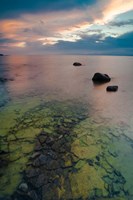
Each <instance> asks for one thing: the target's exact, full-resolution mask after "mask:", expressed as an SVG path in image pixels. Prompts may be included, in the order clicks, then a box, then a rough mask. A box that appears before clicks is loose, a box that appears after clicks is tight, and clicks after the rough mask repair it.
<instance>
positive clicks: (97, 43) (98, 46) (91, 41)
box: [55, 32, 133, 55]
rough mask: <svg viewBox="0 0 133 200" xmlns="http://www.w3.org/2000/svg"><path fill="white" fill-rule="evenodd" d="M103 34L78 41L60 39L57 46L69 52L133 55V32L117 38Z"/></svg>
mask: <svg viewBox="0 0 133 200" xmlns="http://www.w3.org/2000/svg"><path fill="white" fill-rule="evenodd" d="M103 36H104V35H103V34H95V35H91V36H86V37H84V38H82V39H81V40H79V41H77V42H63V41H60V42H59V43H58V44H56V45H55V46H56V47H57V48H58V50H60V51H64V52H67V53H69V52H70V53H71V52H75V53H80V52H81V53H82V52H83V53H86V54H105V55H133V43H132V42H131V41H133V32H129V33H126V34H123V35H121V36H119V37H117V38H114V37H106V38H105V39H104V40H102V39H101V38H103Z"/></svg>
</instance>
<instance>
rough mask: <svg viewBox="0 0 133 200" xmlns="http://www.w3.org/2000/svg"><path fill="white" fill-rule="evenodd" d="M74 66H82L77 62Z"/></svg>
mask: <svg viewBox="0 0 133 200" xmlns="http://www.w3.org/2000/svg"><path fill="white" fill-rule="evenodd" d="M73 65H74V66H81V65H82V64H81V63H79V62H75V63H73Z"/></svg>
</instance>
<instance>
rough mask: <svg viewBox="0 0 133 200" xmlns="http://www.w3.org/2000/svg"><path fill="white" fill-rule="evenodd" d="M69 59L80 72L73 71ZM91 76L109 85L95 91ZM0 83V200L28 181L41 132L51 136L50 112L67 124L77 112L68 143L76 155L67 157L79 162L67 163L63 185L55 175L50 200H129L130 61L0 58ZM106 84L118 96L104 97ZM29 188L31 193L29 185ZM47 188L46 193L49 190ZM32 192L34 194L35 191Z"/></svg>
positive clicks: (132, 142) (132, 140)
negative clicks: (26, 172) (26, 175)
mask: <svg viewBox="0 0 133 200" xmlns="http://www.w3.org/2000/svg"><path fill="white" fill-rule="evenodd" d="M75 61H76V62H80V63H82V66H80V67H75V66H73V63H74V62H75ZM96 72H101V73H105V74H108V75H109V76H110V77H111V82H109V83H106V84H101V85H94V84H93V82H92V77H93V75H94V73H96ZM3 77H5V78H7V79H8V80H7V81H5V82H0V140H1V141H0V142H1V143H0V145H1V146H0V157H1V160H2V161H1V167H0V177H1V179H0V195H1V196H10V195H12V194H13V193H14V192H15V191H16V190H17V188H18V187H19V184H21V182H26V181H27V182H28V180H25V179H24V178H23V175H22V172H23V171H24V170H26V168H27V162H29V161H28V160H29V158H30V156H31V155H32V154H33V152H34V149H35V143H36V142H35V139H36V137H37V136H38V135H39V134H40V132H41V131H42V130H43V131H46V132H47V131H48V132H50V131H51V132H50V133H49V134H53V133H52V131H53V132H54V131H55V130H54V128H55V124H54V125H52V123H53V120H55V118H54V117H55V113H56V115H57V114H58V113H60V117H61V118H63V120H64V121H65V123H69V122H70V120H72V119H73V118H74V117H75V118H76V116H78V117H79V116H80V112H81V117H79V119H78V120H79V121H77V123H76V122H75V124H73V126H72V128H71V131H72V132H73V133H74V134H76V135H77V137H74V138H73V139H72V141H71V144H69V146H70V149H71V153H73V154H75V157H74V158H73V159H76V158H79V159H78V160H76V161H75V162H74V161H73V162H72V160H71V164H70V166H69V164H68V163H69V160H67V161H66V160H65V161H66V163H67V164H68V166H69V171H67V173H68V178H69V184H68V182H67V180H66V179H65V178H64V177H65V175H62V176H60V175H59V174H58V173H57V171H55V172H54V173H55V174H54V175H55V176H59V180H58V181H59V182H60V186H58V187H57V185H58V184H56V187H57V188H56V195H57V196H56V199H80V198H81V199H87V198H89V199H101V200H102V199H103V198H105V199H119V200H126V199H129V200H131V199H133V192H132V191H133V181H132V180H133V173H132V168H133V156H132V155H133V106H132V103H133V57H124V56H123V57H122V56H87V55H86V56H83V55H44V56H3V57H0V78H3ZM108 85H118V87H119V88H118V91H117V92H106V87H107V86H108ZM46 105H47V106H46ZM39 106H42V107H41V109H40V107H39ZM64 108H65V109H64ZM72 108H73V109H74V111H72V113H71V114H70V112H71V110H72ZM47 109H50V110H49V111H47ZM78 109H79V110H78ZM80 109H81V111H80ZM47 112H48V115H47V114H46V113H47ZM52 112H53V113H52ZM41 113H42V114H41ZM49 113H50V114H49ZM51 113H52V114H51ZM61 113H62V114H61ZM68 113H69V114H68ZM75 113H76V114H75ZM45 115H46V116H45ZM53 115H54V117H53ZM25 116H26V117H25ZM64 116H65V117H64ZM73 116H74V117H73ZM84 116H85V117H84ZM78 117H77V118H78ZM44 118H45V122H43V119H44ZM64 118H65V119H64ZM75 118H74V120H75V121H76V119H75ZM80 118H81V120H80ZM46 121H48V122H47V123H46ZM58 121H59V119H58ZM41 123H42V124H41ZM29 124H30V125H29ZM38 124H39V125H38ZM40 124H41V125H40ZM22 125H23V126H22ZM35 125H36V126H35ZM69 125H70V124H69ZM60 126H63V125H62V124H60ZM64 126H65V127H66V126H67V125H64ZM53 127H54V128H53ZM56 127H57V126H56ZM69 128H70V127H69ZM49 130H50V131H49ZM69 131H70V130H69ZM27 138H28V139H27ZM29 138H32V145H31V146H30V145H29V144H30V142H29ZM30 141H31V139H30ZM20 145H22V147H21V148H20ZM16 152H17V153H16ZM69 153H70V152H69ZM18 154H19V155H18ZM66 155H67V153H65V156H66ZM63 156H64V155H63ZM5 157H6V158H5ZM65 158H66V157H65ZM63 159H64V157H63ZM58 162H59V165H60V160H58ZM75 163H76V164H75ZM67 164H66V165H67ZM53 165H54V164H53ZM71 168H72V169H73V168H74V169H77V174H76V173H75V172H73V170H71V172H70V169H71ZM63 169H64V167H63ZM65 169H66V168H65ZM66 170H68V169H66ZM62 173H63V174H66V171H65V172H64V171H63V172H62ZM94 177H95V178H94ZM82 178H84V183H81V182H82ZM23 179H24V180H23ZM39 181H40V180H39ZM53 184H54V182H53ZM42 185H43V184H42ZM66 185H67V186H66ZM68 185H69V187H68ZM28 187H29V191H30V190H31V188H30V187H31V186H30V184H29V183H28ZM40 187H41V189H42V186H40ZM49 187H50V189H49V191H51V187H53V185H52V186H49ZM33 188H34V190H35V192H36V193H37V194H38V189H35V187H33ZM33 188H32V189H33ZM68 188H69V189H68ZM41 191H42V196H41V197H38V199H39V198H42V199H53V197H52V196H48V195H46V196H45V195H44V193H45V192H46V190H45V192H44V191H43V189H42V190H41ZM52 191H53V188H52ZM49 193H50V192H49ZM53 193H54V192H53ZM27 194H28V193H27Z"/></svg>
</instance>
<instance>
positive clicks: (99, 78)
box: [92, 73, 111, 83]
mask: <svg viewBox="0 0 133 200" xmlns="http://www.w3.org/2000/svg"><path fill="white" fill-rule="evenodd" d="M92 80H93V81H94V82H96V83H106V82H109V81H110V80H111V78H110V77H109V76H108V75H107V74H102V73H95V74H94V76H93V78H92Z"/></svg>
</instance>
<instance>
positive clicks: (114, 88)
mask: <svg viewBox="0 0 133 200" xmlns="http://www.w3.org/2000/svg"><path fill="white" fill-rule="evenodd" d="M106 90H107V91H108V92H116V91H117V90H118V86H117V85H112V86H108V87H107V88H106Z"/></svg>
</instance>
